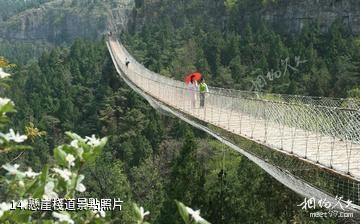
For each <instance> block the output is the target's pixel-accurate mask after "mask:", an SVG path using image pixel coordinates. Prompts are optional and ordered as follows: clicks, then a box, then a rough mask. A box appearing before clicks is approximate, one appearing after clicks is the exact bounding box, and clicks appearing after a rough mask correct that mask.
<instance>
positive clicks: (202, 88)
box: [199, 78, 209, 108]
mask: <svg viewBox="0 0 360 224" xmlns="http://www.w3.org/2000/svg"><path fill="white" fill-rule="evenodd" d="M199 92H200V108H204V106H205V93H208V92H209V89H208V86H207V85H206V83H205V79H204V78H202V79H201V81H200V85H199Z"/></svg>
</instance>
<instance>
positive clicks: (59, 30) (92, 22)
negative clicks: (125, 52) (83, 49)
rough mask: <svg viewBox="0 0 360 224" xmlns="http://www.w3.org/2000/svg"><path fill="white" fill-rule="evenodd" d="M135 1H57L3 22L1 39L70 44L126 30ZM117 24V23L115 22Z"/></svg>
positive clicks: (0, 23) (0, 25) (1, 24)
mask: <svg viewBox="0 0 360 224" xmlns="http://www.w3.org/2000/svg"><path fill="white" fill-rule="evenodd" d="M134 6H135V2H134V0H55V1H50V2H48V3H45V4H42V5H40V7H38V8H33V9H29V10H26V11H24V12H22V13H20V14H18V15H15V16H13V17H11V18H9V19H8V20H6V21H4V22H0V38H2V39H7V40H43V41H47V42H51V43H62V42H70V41H72V40H74V39H76V38H78V37H84V38H88V39H96V38H98V37H100V36H101V35H103V33H106V32H108V31H109V30H112V31H118V32H119V31H124V30H127V27H128V23H129V19H130V18H131V13H132V10H133V8H134ZM114 21H115V22H114Z"/></svg>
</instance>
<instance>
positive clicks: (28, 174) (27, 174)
mask: <svg viewBox="0 0 360 224" xmlns="http://www.w3.org/2000/svg"><path fill="white" fill-rule="evenodd" d="M39 174H40V173H35V172H33V171H32V169H31V168H30V167H29V168H28V170H27V171H26V172H25V176H27V177H29V178H35V177H37V176H39Z"/></svg>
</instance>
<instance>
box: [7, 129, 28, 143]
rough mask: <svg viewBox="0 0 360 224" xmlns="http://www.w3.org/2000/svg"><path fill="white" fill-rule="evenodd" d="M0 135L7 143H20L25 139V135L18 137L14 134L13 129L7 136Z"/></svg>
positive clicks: (17, 134)
mask: <svg viewBox="0 0 360 224" xmlns="http://www.w3.org/2000/svg"><path fill="white" fill-rule="evenodd" d="M0 135H1V136H2V137H3V138H5V139H6V141H8V142H9V141H14V142H16V143H21V142H23V141H25V140H26V139H27V136H26V135H20V134H19V133H15V131H14V130H13V129H10V131H9V133H7V134H3V133H0Z"/></svg>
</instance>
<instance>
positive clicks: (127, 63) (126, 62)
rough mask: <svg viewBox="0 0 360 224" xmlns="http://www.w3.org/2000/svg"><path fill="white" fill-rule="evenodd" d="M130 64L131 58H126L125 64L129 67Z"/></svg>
mask: <svg viewBox="0 0 360 224" xmlns="http://www.w3.org/2000/svg"><path fill="white" fill-rule="evenodd" d="M129 64H130V61H129V59H127V58H126V59H125V65H126V67H127V68H128V67H129Z"/></svg>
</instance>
